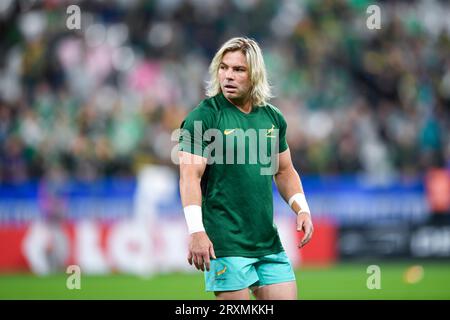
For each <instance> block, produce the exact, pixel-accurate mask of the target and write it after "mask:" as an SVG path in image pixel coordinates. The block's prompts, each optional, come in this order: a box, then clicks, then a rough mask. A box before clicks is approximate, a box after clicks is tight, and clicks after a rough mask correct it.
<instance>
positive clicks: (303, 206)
mask: <svg viewBox="0 0 450 320" xmlns="http://www.w3.org/2000/svg"><path fill="white" fill-rule="evenodd" d="M294 201H295V202H296V203H297V204H298V205H299V207H300V210H299V211H298V212H297V214H299V213H300V212H307V213H309V214H311V211H309V206H308V202H306V197H305V195H304V194H303V193H296V194H294V195H293V196H292V197H291V198H290V199H289V207H292V204H293V203H294Z"/></svg>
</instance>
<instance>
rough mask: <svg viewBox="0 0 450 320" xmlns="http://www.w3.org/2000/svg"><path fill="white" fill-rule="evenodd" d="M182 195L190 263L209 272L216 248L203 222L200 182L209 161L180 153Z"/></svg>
mask: <svg viewBox="0 0 450 320" xmlns="http://www.w3.org/2000/svg"><path fill="white" fill-rule="evenodd" d="M178 157H179V160H180V194H181V202H182V204H183V208H184V214H185V217H186V222H187V224H188V228H189V233H190V239H189V253H188V262H189V264H190V265H192V263H194V265H195V267H196V268H197V269H198V270H202V271H204V270H205V268H206V270H208V271H209V267H210V257H211V258H213V259H215V258H216V256H215V254H214V247H213V244H212V242H211V241H210V240H209V237H208V235H207V234H206V232H205V228H204V227H203V222H202V211H201V207H202V192H201V187H200V181H201V178H202V176H203V173H204V172H205V168H206V162H207V159H206V158H204V157H201V156H198V155H195V154H192V153H188V152H184V151H179V152H178Z"/></svg>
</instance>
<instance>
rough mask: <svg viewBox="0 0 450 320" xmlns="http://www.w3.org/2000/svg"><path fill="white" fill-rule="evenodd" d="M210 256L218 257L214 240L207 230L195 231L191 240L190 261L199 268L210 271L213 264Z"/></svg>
mask: <svg viewBox="0 0 450 320" xmlns="http://www.w3.org/2000/svg"><path fill="white" fill-rule="evenodd" d="M210 257H211V258H212V259H216V255H215V253H214V248H213V244H212V242H211V241H210V240H209V237H208V235H207V234H206V232H204V231H201V232H194V233H193V234H191V237H190V240H189V254H188V258H187V259H188V262H189V264H190V265H192V263H194V265H195V267H196V268H197V269H198V270H202V271H205V268H206V270H207V271H209V267H210V265H211V262H210Z"/></svg>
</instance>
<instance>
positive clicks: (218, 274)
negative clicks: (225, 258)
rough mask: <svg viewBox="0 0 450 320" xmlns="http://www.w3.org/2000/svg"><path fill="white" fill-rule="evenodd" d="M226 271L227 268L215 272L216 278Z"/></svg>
mask: <svg viewBox="0 0 450 320" xmlns="http://www.w3.org/2000/svg"><path fill="white" fill-rule="evenodd" d="M226 271H227V266H225V267H224V268H223V269H222V270H220V271H217V272H216V276H220V275H222V274H224V273H225V272H226Z"/></svg>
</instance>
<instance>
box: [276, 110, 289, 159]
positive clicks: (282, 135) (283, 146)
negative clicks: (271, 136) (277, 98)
mask: <svg viewBox="0 0 450 320" xmlns="http://www.w3.org/2000/svg"><path fill="white" fill-rule="evenodd" d="M278 118H279V123H280V133H279V138H280V143H279V146H278V152H279V153H282V152H284V151H286V150H287V148H288V144H287V140H286V132H287V122H286V120H285V119H284V116H283V115H282V114H281V112H280V111H278Z"/></svg>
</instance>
